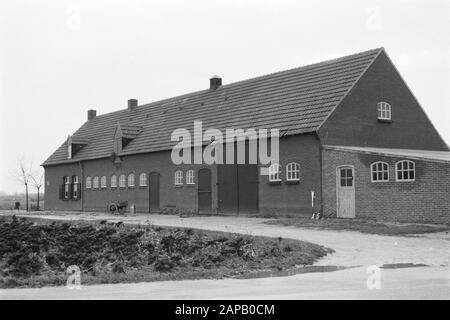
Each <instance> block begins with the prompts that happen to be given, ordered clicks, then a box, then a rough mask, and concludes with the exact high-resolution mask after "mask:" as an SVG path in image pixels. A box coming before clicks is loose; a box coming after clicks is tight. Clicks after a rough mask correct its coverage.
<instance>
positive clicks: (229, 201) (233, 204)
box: [217, 164, 239, 214]
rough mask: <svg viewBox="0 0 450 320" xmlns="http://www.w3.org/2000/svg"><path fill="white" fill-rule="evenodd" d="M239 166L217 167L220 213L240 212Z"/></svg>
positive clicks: (223, 165)
mask: <svg viewBox="0 0 450 320" xmlns="http://www.w3.org/2000/svg"><path fill="white" fill-rule="evenodd" d="M237 181H238V180H237V166H236V165H235V164H219V165H217V189H218V190H217V191H218V198H219V199H218V201H219V203H218V207H219V208H218V211H219V212H220V213H232V214H236V213H237V212H238V200H239V199H238V192H237V184H238V183H237Z"/></svg>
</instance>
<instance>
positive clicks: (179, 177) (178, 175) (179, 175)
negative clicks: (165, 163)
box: [174, 170, 183, 186]
mask: <svg viewBox="0 0 450 320" xmlns="http://www.w3.org/2000/svg"><path fill="white" fill-rule="evenodd" d="M174 177H175V185H176V186H182V185H183V171H181V170H177V171H175V174H174Z"/></svg>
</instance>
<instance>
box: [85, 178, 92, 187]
mask: <svg viewBox="0 0 450 320" xmlns="http://www.w3.org/2000/svg"><path fill="white" fill-rule="evenodd" d="M86 189H92V178H91V177H86Z"/></svg>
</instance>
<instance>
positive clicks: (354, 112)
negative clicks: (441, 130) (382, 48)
mask: <svg viewBox="0 0 450 320" xmlns="http://www.w3.org/2000/svg"><path fill="white" fill-rule="evenodd" d="M380 101H385V102H388V103H389V104H391V106H392V122H391V123H380V122H379V121H378V119H377V103H378V102H380ZM320 137H321V141H322V143H323V144H324V145H344V146H370V147H383V148H404V149H423V150H448V147H447V146H446V144H445V142H444V141H443V140H442V139H441V138H440V136H439V134H438V133H437V131H436V130H435V128H434V127H433V125H432V124H431V122H430V121H429V120H428V118H427V116H426V114H425V113H424V111H423V110H422V108H421V107H420V106H419V104H418V103H417V101H416V100H415V98H414V96H413V94H412V93H411V92H410V91H409V89H408V88H407V86H406V84H405V83H404V81H403V80H402V79H401V77H400V75H399V74H398V73H397V71H396V70H395V67H394V66H393V65H392V64H391V62H390V61H389V59H388V58H387V56H386V55H385V54H384V53H382V54H381V55H380V56H379V57H378V58H377V60H375V61H374V63H373V64H372V66H371V67H370V68H369V69H368V70H367V72H366V73H365V74H364V75H363V76H362V77H361V79H360V80H359V82H358V83H357V84H356V85H355V87H354V88H353V89H352V90H351V91H350V93H349V94H348V95H347V97H346V98H345V99H344V100H343V101H342V103H341V104H340V105H339V106H338V107H337V108H336V110H335V112H334V113H333V114H332V115H331V116H330V117H329V119H328V120H327V121H326V122H325V123H324V124H323V126H322V127H321V129H320Z"/></svg>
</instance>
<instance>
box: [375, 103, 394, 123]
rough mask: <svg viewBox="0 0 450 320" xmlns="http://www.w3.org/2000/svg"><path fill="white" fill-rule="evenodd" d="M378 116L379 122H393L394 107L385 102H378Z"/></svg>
mask: <svg viewBox="0 0 450 320" xmlns="http://www.w3.org/2000/svg"><path fill="white" fill-rule="evenodd" d="M377 116H378V119H379V120H392V106H391V105H390V104H389V103H387V102H385V101H380V102H378V103H377Z"/></svg>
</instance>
